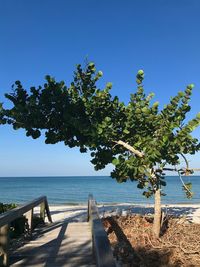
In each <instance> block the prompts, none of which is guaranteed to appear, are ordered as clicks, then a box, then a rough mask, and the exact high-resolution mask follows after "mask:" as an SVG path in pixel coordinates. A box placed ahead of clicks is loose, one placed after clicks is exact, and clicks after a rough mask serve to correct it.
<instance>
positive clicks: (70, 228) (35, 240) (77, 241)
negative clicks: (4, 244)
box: [10, 222, 96, 267]
mask: <svg viewBox="0 0 200 267" xmlns="http://www.w3.org/2000/svg"><path fill="white" fill-rule="evenodd" d="M10 266H13V267H17V266H18V267H20V266H21V267H25V266H27V267H33V266H34V267H84V266H85V267H86V266H87V267H94V266H96V265H95V260H94V257H93V252H92V237H91V227H90V225H89V223H88V222H74V223H68V222H58V223H52V224H50V225H48V226H46V227H44V228H41V229H38V230H36V231H35V232H34V233H33V237H32V239H31V241H29V242H27V243H26V244H24V245H23V246H21V247H19V248H17V249H15V251H13V252H11V255H10Z"/></svg>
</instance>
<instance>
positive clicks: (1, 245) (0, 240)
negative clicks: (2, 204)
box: [0, 224, 9, 266]
mask: <svg viewBox="0 0 200 267" xmlns="http://www.w3.org/2000/svg"><path fill="white" fill-rule="evenodd" d="M8 249H9V224H6V225H4V226H2V227H1V228H0V266H9V253H8Z"/></svg>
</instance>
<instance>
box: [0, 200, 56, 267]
mask: <svg viewBox="0 0 200 267" xmlns="http://www.w3.org/2000/svg"><path fill="white" fill-rule="evenodd" d="M38 205H40V217H41V218H42V219H43V220H44V219H45V211H46V214H47V218H48V221H49V222H52V218H51V214H50V211H49V205H48V201H47V197H46V196H41V197H39V198H36V199H34V200H32V201H30V202H28V203H26V204H25V205H23V206H19V207H17V208H15V209H12V210H9V211H7V212H5V213H2V214H1V215H0V266H9V255H8V250H9V225H10V223H11V222H12V221H14V220H16V219H17V218H19V217H21V216H23V215H24V216H25V217H26V220H27V223H26V226H27V228H28V229H27V234H28V236H29V237H31V235H32V223H33V222H32V221H33V209H34V208H35V207H36V206H38Z"/></svg>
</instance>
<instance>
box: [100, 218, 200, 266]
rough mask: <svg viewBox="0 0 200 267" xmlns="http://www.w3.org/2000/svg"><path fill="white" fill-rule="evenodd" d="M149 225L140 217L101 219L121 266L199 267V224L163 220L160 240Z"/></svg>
mask: <svg viewBox="0 0 200 267" xmlns="http://www.w3.org/2000/svg"><path fill="white" fill-rule="evenodd" d="M152 222H153V219H152V218H151V217H149V216H142V215H128V216H125V217H119V216H115V217H107V218H104V219H103V223H104V226H105V229H106V231H107V233H108V237H109V240H110V242H111V245H112V247H113V250H114V255H115V257H116V258H117V260H118V261H119V262H120V263H121V264H122V266H123V267H180V266H181V267H198V266H200V225H198V224H194V223H190V222H188V221H187V220H186V219H184V218H172V217H171V218H167V219H166V220H165V222H164V224H163V228H162V235H161V237H160V238H156V237H155V236H154V235H153V234H152V225H153V224H152Z"/></svg>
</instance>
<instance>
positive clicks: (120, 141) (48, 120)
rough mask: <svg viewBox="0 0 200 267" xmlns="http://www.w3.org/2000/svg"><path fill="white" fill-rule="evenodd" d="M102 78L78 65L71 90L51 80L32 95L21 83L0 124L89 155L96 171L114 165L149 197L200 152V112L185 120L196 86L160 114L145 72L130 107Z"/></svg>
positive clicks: (90, 66) (10, 96) (138, 78)
mask: <svg viewBox="0 0 200 267" xmlns="http://www.w3.org/2000/svg"><path fill="white" fill-rule="evenodd" d="M102 75H103V73H102V72H101V71H96V68H95V64H94V63H89V64H87V66H86V67H85V68H82V66H81V65H77V68H76V71H75V72H74V78H73V81H72V82H71V84H70V86H67V85H66V84H65V82H64V81H61V82H57V81H56V80H55V79H54V78H52V77H50V76H46V82H45V83H44V85H42V86H39V87H31V88H30V90H26V89H25V88H24V87H23V86H22V84H21V82H20V81H16V82H15V84H14V85H13V92H12V93H10V94H6V95H5V96H6V98H7V99H9V100H10V101H11V102H12V103H13V107H12V108H11V109H1V117H0V119H1V123H8V124H12V125H13V128H14V129H15V130H16V129H19V128H24V129H25V131H26V135H27V136H31V137H33V138H39V137H40V135H41V133H44V134H45V142H46V143H47V144H55V143H57V142H64V144H65V145H67V146H69V147H79V148H80V151H81V152H86V151H87V150H90V151H91V157H92V160H91V162H92V163H93V164H94V166H95V169H96V170H99V169H102V168H104V167H105V166H106V165H107V164H109V163H113V164H114V170H113V171H112V173H111V176H112V177H113V178H116V179H117V181H118V182H125V181H126V180H127V179H130V180H137V181H138V187H139V188H146V190H145V192H144V194H145V195H146V196H147V197H149V196H151V195H152V194H153V193H154V190H155V187H160V186H164V185H165V183H166V182H165V181H164V177H163V175H162V174H163V168H164V167H166V166H168V165H172V166H176V165H178V164H179V163H180V158H181V157H182V156H184V154H194V153H195V152H196V151H198V150H199V149H200V143H199V141H198V139H196V138H194V137H193V136H192V131H193V130H194V129H195V128H196V127H197V126H199V125H200V113H199V114H197V116H196V117H195V118H193V119H192V120H190V121H186V115H187V113H188V112H189V111H190V108H191V107H190V105H189V101H190V97H191V94H192V90H193V87H194V86H193V84H190V85H188V86H187V87H186V89H185V90H184V91H181V92H178V94H177V95H176V96H175V97H173V98H171V100H170V101H169V103H168V104H167V105H166V106H165V107H164V108H163V109H161V108H159V103H158V102H153V101H152V98H153V96H154V94H153V93H151V94H149V95H146V94H145V92H144V88H143V79H144V72H143V70H139V71H138V73H137V76H136V82H137V84H138V85H137V90H136V92H134V93H133V94H131V96H130V100H129V102H128V103H127V104H124V103H123V102H121V101H120V100H119V99H118V97H117V96H115V97H113V96H112V95H111V93H110V91H111V88H112V84H111V83H107V84H106V86H105V88H104V89H99V88H98V86H97V81H98V80H99V79H100V78H101V76H102ZM152 173H153V174H154V175H152Z"/></svg>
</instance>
